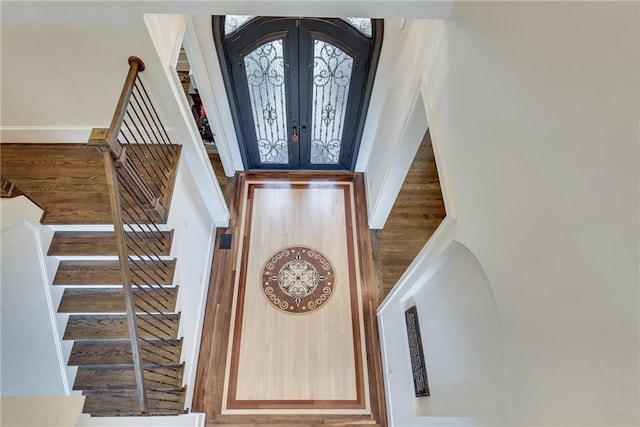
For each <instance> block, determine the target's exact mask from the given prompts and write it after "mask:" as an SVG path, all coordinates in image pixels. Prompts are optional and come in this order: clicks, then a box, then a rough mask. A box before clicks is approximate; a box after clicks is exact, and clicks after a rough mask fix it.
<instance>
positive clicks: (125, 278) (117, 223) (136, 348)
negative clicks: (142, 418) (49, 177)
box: [103, 151, 149, 414]
mask: <svg viewBox="0 0 640 427" xmlns="http://www.w3.org/2000/svg"><path fill="white" fill-rule="evenodd" d="M103 157H104V164H105V171H106V173H107V186H108V187H109V201H110V202H111V213H112V216H113V230H114V232H115V236H116V245H117V248H118V260H119V261H120V277H121V279H122V289H123V294H124V303H125V307H126V310H127V324H128V326H129V337H130V338H131V355H132V356H133V367H134V371H135V377H136V389H137V391H138V404H139V406H140V412H141V413H143V414H148V413H149V404H148V402H147V390H146V387H145V384H144V372H143V370H142V369H143V364H142V356H141V355H140V340H139V339H138V327H137V325H136V310H135V306H134V302H133V290H132V287H131V276H130V274H129V257H128V255H127V246H126V243H125V237H124V228H123V226H122V212H121V209H120V191H119V189H118V178H117V176H116V167H115V164H114V162H113V159H112V158H111V153H109V152H108V151H105V152H104V153H103Z"/></svg>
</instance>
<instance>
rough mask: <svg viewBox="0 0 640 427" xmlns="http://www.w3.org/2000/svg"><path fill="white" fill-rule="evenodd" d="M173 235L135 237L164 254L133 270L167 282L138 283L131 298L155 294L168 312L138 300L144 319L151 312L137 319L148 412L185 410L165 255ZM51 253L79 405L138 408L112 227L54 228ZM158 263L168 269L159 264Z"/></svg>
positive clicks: (114, 411)
mask: <svg viewBox="0 0 640 427" xmlns="http://www.w3.org/2000/svg"><path fill="white" fill-rule="evenodd" d="M138 237H142V236H138ZM172 237H173V233H172V232H171V231H163V232H161V233H160V234H159V235H158V236H157V238H149V237H146V236H145V237H144V238H142V239H138V241H142V242H144V243H145V244H146V245H148V246H150V247H151V246H153V247H154V248H156V249H158V248H160V249H161V253H162V255H163V258H162V259H161V261H158V260H154V261H141V265H135V266H132V271H134V272H136V271H137V272H138V274H140V275H144V276H145V277H146V278H147V279H149V278H153V280H154V282H155V283H157V284H161V285H163V287H164V289H162V290H161V289H159V288H155V287H146V288H144V287H143V288H142V289H136V290H135V291H134V298H138V297H139V296H140V297H142V295H139V294H140V293H150V294H153V295H154V296H155V297H157V298H160V299H161V300H162V301H163V303H164V308H165V309H166V311H168V312H170V314H165V315H163V316H161V317H152V316H151V315H152V314H154V313H153V307H149V306H146V305H145V303H144V300H142V299H141V301H140V304H139V305H138V309H139V310H140V313H142V314H143V319H144V318H145V316H146V317H147V319H148V321H146V322H145V321H144V320H143V321H142V322H139V323H140V324H139V333H140V336H141V338H142V339H145V340H146V341H144V343H143V345H142V346H141V353H142V356H143V359H144V360H145V362H146V363H145V365H144V370H145V385H146V387H147V388H148V390H149V392H148V401H149V414H150V415H174V414H180V413H183V412H184V411H183V408H184V397H185V389H184V388H183V387H182V375H183V371H184V364H183V363H181V362H180V350H181V346H182V341H181V340H180V339H179V338H178V336H177V332H178V325H179V321H180V314H179V313H176V312H175V303H176V297H177V293H178V288H177V287H176V286H173V285H172V283H173V272H174V270H175V263H176V260H175V259H170V258H169V254H170V250H171V239H172ZM139 250H140V253H139V255H142V254H143V253H144V252H145V251H146V248H145V247H144V246H141V247H140V248H139ZM48 255H49V256H52V257H58V258H61V261H60V264H59V267H58V271H57V273H56V276H55V278H54V281H53V285H54V286H60V287H64V292H63V295H62V300H61V302H60V305H59V307H58V312H59V313H65V314H69V315H70V316H69V321H68V323H67V327H66V330H65V332H64V339H65V340H72V341H73V347H72V350H71V355H70V357H69V362H68V364H69V366H77V367H78V371H77V375H76V379H75V382H74V385H73V390H77V391H82V394H83V395H85V396H86V401H85V406H84V412H85V413H89V414H92V415H100V416H107V415H137V414H139V410H138V406H137V397H136V379H135V374H134V367H133V358H132V352H131V343H130V340H129V329H128V324H127V318H126V314H125V313H126V309H125V305H124V297H123V294H122V292H123V291H122V285H121V283H120V270H119V264H118V261H117V257H116V256H117V250H116V245H115V236H114V233H113V232H105V231H81V230H78V231H57V232H56V233H55V234H54V237H53V240H52V242H51V245H50V247H49V252H48ZM109 258H111V259H109ZM160 263H164V264H165V266H168V267H169V268H168V269H167V268H165V269H160V268H157V267H158V264H160ZM134 274H135V273H134ZM145 312H147V313H145ZM160 332H161V333H160ZM157 335H160V336H159V337H158V336H157Z"/></svg>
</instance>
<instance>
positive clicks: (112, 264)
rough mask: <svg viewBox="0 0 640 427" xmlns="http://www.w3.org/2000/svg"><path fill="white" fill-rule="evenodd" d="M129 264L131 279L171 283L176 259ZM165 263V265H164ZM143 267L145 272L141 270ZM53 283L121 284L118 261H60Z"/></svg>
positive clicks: (137, 281)
mask: <svg viewBox="0 0 640 427" xmlns="http://www.w3.org/2000/svg"><path fill="white" fill-rule="evenodd" d="M130 265H131V272H132V274H131V280H132V281H133V282H135V283H141V284H144V283H143V281H145V282H149V281H153V283H154V284H156V283H157V284H160V285H171V284H172V282H173V273H174V271H175V265H176V261H175V259H173V260H164V261H156V260H152V261H150V260H146V261H143V260H140V261H136V264H133V263H130ZM165 265H166V266H165ZM143 267H144V270H145V273H142V272H141V268H143ZM53 284H54V285H121V284H122V281H121V280H120V265H119V263H118V261H61V262H60V264H59V265H58V271H57V272H56V276H55V278H54V279H53Z"/></svg>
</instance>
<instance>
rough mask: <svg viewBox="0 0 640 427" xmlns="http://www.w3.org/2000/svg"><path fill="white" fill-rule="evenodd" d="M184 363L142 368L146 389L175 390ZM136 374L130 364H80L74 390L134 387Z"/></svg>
mask: <svg viewBox="0 0 640 427" xmlns="http://www.w3.org/2000/svg"><path fill="white" fill-rule="evenodd" d="M183 373H184V365H182V364H180V365H160V366H158V365H156V366H147V367H145V368H144V380H145V386H146V387H147V389H151V390H176V389H180V387H182V375H183ZM135 388H136V376H135V371H134V368H133V366H132V365H121V366H81V367H80V368H78V373H77V374H76V379H75V382H74V383H73V389H74V390H102V389H135Z"/></svg>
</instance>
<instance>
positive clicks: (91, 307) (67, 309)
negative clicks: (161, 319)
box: [58, 287, 178, 313]
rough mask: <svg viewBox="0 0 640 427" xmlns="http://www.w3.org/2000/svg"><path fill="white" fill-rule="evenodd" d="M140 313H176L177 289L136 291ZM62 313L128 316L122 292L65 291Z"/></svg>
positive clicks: (102, 290) (135, 295) (136, 305)
mask: <svg viewBox="0 0 640 427" xmlns="http://www.w3.org/2000/svg"><path fill="white" fill-rule="evenodd" d="M133 295H134V303H135V307H136V311H137V312H147V313H157V312H172V311H174V310H175V307H176V298H177V296H178V288H177V287H167V288H164V289H160V288H159V287H153V288H149V287H147V288H146V289H143V290H141V289H134V291H133ZM58 313H126V307H125V304H124V294H123V290H122V289H117V288H104V289H69V288H67V289H65V290H64V293H63V294H62V300H61V301H60V305H59V307H58Z"/></svg>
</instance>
